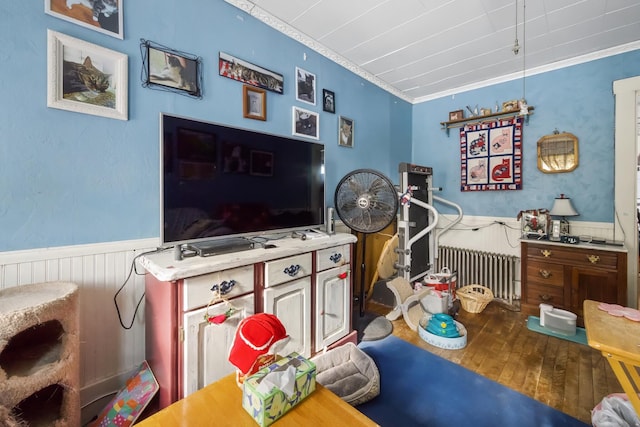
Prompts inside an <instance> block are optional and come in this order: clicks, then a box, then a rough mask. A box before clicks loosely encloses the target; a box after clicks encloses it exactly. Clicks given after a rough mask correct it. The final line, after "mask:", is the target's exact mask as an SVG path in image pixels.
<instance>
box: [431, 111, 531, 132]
mask: <svg viewBox="0 0 640 427" xmlns="http://www.w3.org/2000/svg"><path fill="white" fill-rule="evenodd" d="M528 109H529V115H527V116H525V120H528V118H529V116H530V115H532V114H533V110H534V109H535V107H533V106H531V105H530V106H529V107H528ZM519 112H520V110H511V111H501V112H499V113H491V114H485V115H484V116H476V117H467V118H464V119H458V120H451V121H447V122H440V125H441V126H442V130H446V131H447V135H449V129H451V128H459V127H462V126H464V125H466V124H468V123H483V122H486V121H490V120H491V119H498V118H501V119H502V118H507V117H515V116H517V115H519Z"/></svg>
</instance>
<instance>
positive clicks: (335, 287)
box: [314, 265, 351, 352]
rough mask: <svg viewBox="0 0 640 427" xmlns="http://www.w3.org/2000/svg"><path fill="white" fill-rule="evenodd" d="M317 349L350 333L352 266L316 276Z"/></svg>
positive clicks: (345, 266)
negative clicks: (350, 268) (350, 269)
mask: <svg viewBox="0 0 640 427" xmlns="http://www.w3.org/2000/svg"><path fill="white" fill-rule="evenodd" d="M315 292H316V307H315V308H316V309H315V313H314V315H315V320H316V342H315V347H316V348H315V350H316V352H318V351H320V350H322V348H323V347H325V346H328V345H331V344H333V343H334V342H336V341H338V340H339V339H340V338H342V337H344V336H346V335H347V334H348V333H349V323H350V322H349V321H350V319H349V312H350V310H349V304H350V296H351V275H350V272H349V266H347V265H344V266H342V267H338V268H333V269H331V270H326V271H323V272H320V273H318V274H317V275H316V287H315Z"/></svg>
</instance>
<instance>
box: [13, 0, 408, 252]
mask: <svg viewBox="0 0 640 427" xmlns="http://www.w3.org/2000/svg"><path fill="white" fill-rule="evenodd" d="M124 27H125V28H124V34H125V39H124V40H119V39H117V38H114V37H110V36H108V35H104V34H101V33H98V32H95V31H92V30H89V29H86V28H83V27H81V26H78V25H75V24H73V23H69V22H66V21H64V20H61V19H58V18H56V17H53V16H50V15H46V14H45V13H44V9H43V2H41V1H27V2H14V1H3V2H0V40H2V43H0V63H1V64H2V72H1V73H0V77H1V78H0V95H1V99H2V100H1V101H0V109H1V114H0V133H1V134H2V137H1V141H0V251H9V250H19V249H32V248H44V247H51V246H65V245H76V244H86V243H97V242H109V241H120V240H129V239H140V238H149V237H157V236H158V235H159V222H160V219H159V218H160V217H159V171H158V164H159V158H158V157H159V148H158V147H159V136H158V128H159V120H158V119H159V113H160V112H168V113H173V114H178V115H182V116H187V117H194V118H197V119H202V120H207V121H213V122H218V123H223V124H228V125H232V126H237V127H244V128H251V129H254V130H256V131H264V132H270V133H276V134H281V135H286V136H290V135H291V128H292V126H291V122H292V106H294V105H297V106H300V107H302V108H305V109H311V110H313V111H316V112H318V113H320V126H321V127H320V141H321V142H323V143H324V144H325V145H326V152H325V159H326V163H327V168H326V171H327V177H326V195H327V197H326V199H327V200H326V203H327V205H329V206H331V205H333V193H334V190H335V186H336V184H337V183H338V181H339V180H340V178H342V177H343V176H344V175H345V174H346V173H347V172H349V171H350V170H353V169H356V168H363V167H373V168H375V169H378V170H380V171H381V172H382V173H385V174H387V175H388V176H390V177H391V178H392V179H393V180H396V179H397V164H398V162H400V161H408V160H409V159H410V157H411V120H412V116H411V111H412V108H413V107H412V105H411V104H408V103H407V102H405V101H402V100H401V99H399V98H397V97H395V96H392V95H390V94H389V93H387V92H385V91H383V90H382V89H380V88H378V87H377V86H375V85H373V84H371V83H369V82H368V81H366V80H364V79H362V78H360V77H358V76H356V75H354V74H353V73H351V72H349V71H347V70H346V69H344V68H342V67H341V66H339V65H337V64H335V63H333V62H331V61H329V60H328V59H326V58H325V57H323V56H321V55H319V54H317V53H315V52H313V51H311V50H310V49H309V48H307V47H305V46H303V45H301V44H300V43H298V42H296V41H294V40H292V39H290V38H288V37H286V36H284V35H282V34H280V33H279V32H277V31H275V30H273V29H271V28H270V27H268V26H266V25H264V24H263V23H261V22H259V21H257V20H255V19H253V18H251V17H249V16H248V15H246V14H244V13H243V12H241V11H239V10H238V9H236V8H234V7H232V6H230V5H228V4H226V3H225V2H223V1H222V0H192V1H189V2H177V1H174V0H157V1H154V2H152V3H149V2H144V1H136V0H133V1H127V2H126V4H125V10H124ZM48 28H49V29H52V30H54V31H58V32H61V33H64V34H67V35H69V36H72V37H76V38H79V39H82V40H85V41H87V42H90V43H94V44H97V45H100V46H103V47H106V48H108V49H113V50H116V51H118V52H122V53H125V54H127V55H128V56H129V120H128V121H120V120H114V119H108V118H103V117H96V116H90V115H86V114H80V113H74V112H69V111H63V110H58V109H52V108H47V106H46V104H47V102H46V99H47V29H48ZM140 39H146V40H150V41H153V42H156V43H159V44H162V45H165V46H168V47H170V48H173V49H176V50H180V51H184V52H188V53H190V54H194V55H198V56H200V57H202V60H203V71H204V85H203V86H204V98H203V99H202V100H196V99H192V98H188V97H185V96H180V95H177V94H173V93H168V92H162V91H156V90H151V89H148V88H143V87H142V85H141V79H140V75H141V68H142V55H141V53H140ZM220 51H223V52H226V53H229V54H232V55H235V56H237V57H239V58H241V59H244V60H247V61H249V62H252V63H254V64H257V65H260V66H262V67H265V68H268V69H271V70H274V71H276V72H279V73H281V74H283V75H284V77H285V88H284V94H283V95H278V94H275V93H271V92H269V93H268V96H267V112H268V120H267V121H266V122H261V121H256V120H249V119H244V118H243V117H242V97H241V96H242V84H240V83H238V82H235V81H233V80H230V79H226V78H223V77H220V76H218V65H217V60H218V52H220ZM305 54H306V60H305V59H304V55H305ZM296 66H299V67H301V68H304V69H306V70H307V71H310V72H312V73H315V74H316V78H317V82H316V83H317V90H318V92H319V93H320V94H321V93H322V92H321V90H322V88H327V89H330V90H332V91H334V92H335V93H336V101H337V104H336V105H337V107H336V114H330V113H326V112H323V111H322V106H321V105H320V104H319V103H317V105H316V106H310V105H309V104H304V103H300V102H297V101H296V100H295V90H294V82H295V67H296ZM338 115H344V116H347V117H349V118H351V119H353V120H354V121H355V144H354V148H353V149H350V148H344V147H338V144H337V137H338V129H337V123H338Z"/></svg>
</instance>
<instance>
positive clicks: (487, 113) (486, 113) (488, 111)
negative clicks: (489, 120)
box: [480, 108, 491, 116]
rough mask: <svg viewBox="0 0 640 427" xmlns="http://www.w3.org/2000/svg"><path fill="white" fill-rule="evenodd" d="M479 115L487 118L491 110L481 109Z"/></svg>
mask: <svg viewBox="0 0 640 427" xmlns="http://www.w3.org/2000/svg"><path fill="white" fill-rule="evenodd" d="M480 113H481V115H483V116H488V115H489V114H491V108H481V109H480Z"/></svg>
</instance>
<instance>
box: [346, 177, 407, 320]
mask: <svg viewBox="0 0 640 427" xmlns="http://www.w3.org/2000/svg"><path fill="white" fill-rule="evenodd" d="M335 210H336V213H337V214H338V216H339V217H340V219H341V220H342V222H343V223H344V224H345V225H346V226H347V227H349V228H350V229H351V230H354V231H356V232H358V233H363V234H364V236H363V239H362V251H361V252H362V254H361V259H362V263H361V271H360V273H361V274H360V279H361V280H360V298H359V303H360V317H362V316H364V308H365V307H364V306H365V296H364V295H365V292H364V284H365V277H364V276H365V269H366V266H365V262H364V259H365V252H366V242H367V234H371V233H377V232H378V231H381V230H383V229H384V228H386V227H387V226H388V225H389V224H391V222H392V221H393V220H394V219H395V216H396V214H397V212H398V192H397V191H396V189H395V187H394V186H393V183H392V182H391V181H389V179H388V178H387V177H386V176H384V175H382V174H381V173H380V172H377V171H375V170H373V169H357V170H354V171H353V172H350V173H348V174H347V175H345V176H344V178H342V179H341V180H340V182H339V183H338V186H337V187H336V194H335Z"/></svg>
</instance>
